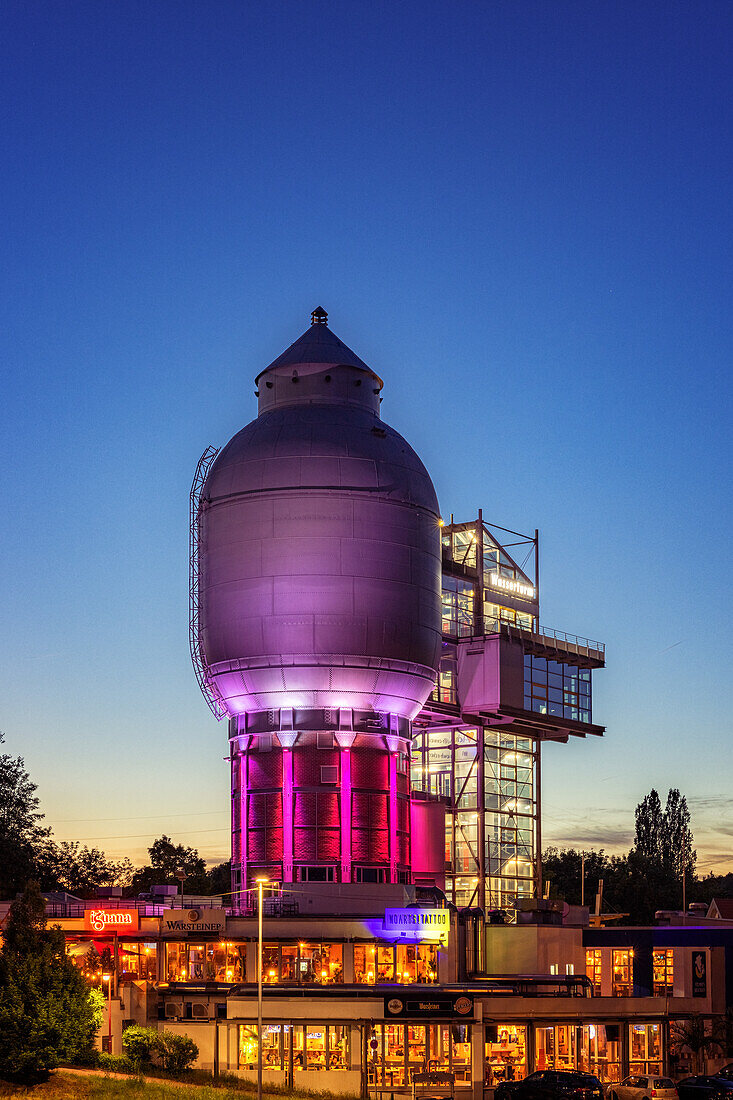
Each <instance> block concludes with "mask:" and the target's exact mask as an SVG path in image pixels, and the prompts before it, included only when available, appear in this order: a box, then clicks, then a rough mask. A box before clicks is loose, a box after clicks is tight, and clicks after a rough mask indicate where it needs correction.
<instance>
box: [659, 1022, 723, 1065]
mask: <svg viewBox="0 0 733 1100" xmlns="http://www.w3.org/2000/svg"><path fill="white" fill-rule="evenodd" d="M669 1038H670V1046H671V1049H672V1053H673V1054H676V1055H677V1056H678V1057H679V1056H680V1055H681V1054H682V1053H683V1052H684V1051H685V1050H689V1051H691V1053H692V1056H693V1058H694V1072H695V1073H700V1072H702V1069H703V1066H702V1058H703V1057H708V1056H712V1055H714V1054H716V1053H718V1052H719V1051H721V1050H725V1047H726V1029H725V1020H724V1019H722V1018H717V1019H713V1020H711V1021H710V1028H709V1029H708V1026H707V1023H706V1021H705V1018H704V1017H703V1016H701V1015H700V1014H699V1013H695V1015H694V1016H690V1018H689V1020H672V1023H671V1025H670V1035H669Z"/></svg>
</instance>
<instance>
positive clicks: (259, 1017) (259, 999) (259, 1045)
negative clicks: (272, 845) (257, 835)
mask: <svg viewBox="0 0 733 1100" xmlns="http://www.w3.org/2000/svg"><path fill="white" fill-rule="evenodd" d="M267 881H268V879H266V878H258V879H257V901H258V905H257V914H258V921H257V1100H262V887H263V886H264V885H265V883H266V882H267Z"/></svg>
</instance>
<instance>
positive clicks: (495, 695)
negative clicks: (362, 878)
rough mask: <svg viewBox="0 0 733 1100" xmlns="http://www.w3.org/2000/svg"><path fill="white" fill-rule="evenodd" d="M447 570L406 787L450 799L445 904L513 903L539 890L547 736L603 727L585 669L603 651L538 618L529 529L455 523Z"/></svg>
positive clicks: (534, 550) (446, 540)
mask: <svg viewBox="0 0 733 1100" xmlns="http://www.w3.org/2000/svg"><path fill="white" fill-rule="evenodd" d="M451 520H452V517H451ZM520 561H521V564H519V562H520ZM442 569H443V588H442V631H443V650H442V657H441V662H440V674H439V680H438V684H437V686H436V689H435V691H434V692H433V694H432V695H431V697H430V700H429V701H428V703H427V705H426V706H425V708H424V710H423V712H422V713H421V715H420V716H419V718H418V719H417V721H416V722H415V725H414V731H415V733H414V740H413V746H412V766H411V777H412V786H413V791H422V792H424V793H425V795H426V797H434V798H437V799H440V800H442V801H444V803H445V806H446V834H445V875H446V877H445V889H446V894H447V896H448V898H449V900H451V901H452V902H454V904H456V905H457V906H459V907H464V906H472V905H476V906H480V907H481V908H483V909H496V908H501V909H512V908H514V907H515V906H516V904H517V902H520V901H521V900H522V899H527V898H531V897H533V896H537V895H538V894H539V893H540V892H541V891H540V881H539V878H540V876H539V854H540V845H541V829H540V777H541V748H542V743H543V742H544V741H561V742H564V741H567V739H568V737H569V736H571V735H575V736H581V737H582V736H585V735H586V734H589V733H593V734H601V733H602V732H603V727H602V726H596V725H593V723H592V702H591V698H592V697H591V673H592V670H593V669H595V668H600V667H602V666H603V664H604V647H603V645H602V643H600V642H595V641H591V640H590V639H588V638H579V637H577V636H575V635H571V634H566V633H564V632H560V631H557V630H550V629H548V628H546V627H544V626H543V625H541V623H540V604H539V539H538V533H537V532H536V531H535V533H534V535H531V536H530V535H522V534H519V533H517V532H513V531H508V530H506V529H504V528H500V527H497V526H496V525H492V524H488V523H485V522H484V520H483V517H482V515H481V513H479V515H478V517H477V518H476V519H475V520H473V521H471V522H468V523H454V522H452V521H451V523H450V524H448V525H446V526H444V527H443V530H442Z"/></svg>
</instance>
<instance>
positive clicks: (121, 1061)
mask: <svg viewBox="0 0 733 1100" xmlns="http://www.w3.org/2000/svg"><path fill="white" fill-rule="evenodd" d="M97 1065H98V1066H99V1068H100V1069H103V1070H106V1071H107V1073H135V1072H136V1070H137V1066H136V1065H135V1063H134V1062H133V1061H132V1060H131V1059H130V1058H128V1057H127V1056H126V1055H124V1054H107V1052H106V1051H105V1050H103V1051H100V1054H99V1061H98V1063H97Z"/></svg>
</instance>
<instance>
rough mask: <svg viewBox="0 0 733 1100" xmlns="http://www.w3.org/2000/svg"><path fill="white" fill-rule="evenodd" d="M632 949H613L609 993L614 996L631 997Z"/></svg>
mask: <svg viewBox="0 0 733 1100" xmlns="http://www.w3.org/2000/svg"><path fill="white" fill-rule="evenodd" d="M633 960H634V952H633V951H614V953H613V976H612V980H611V994H612V996H614V997H631V995H632V993H633V972H632V971H633Z"/></svg>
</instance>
